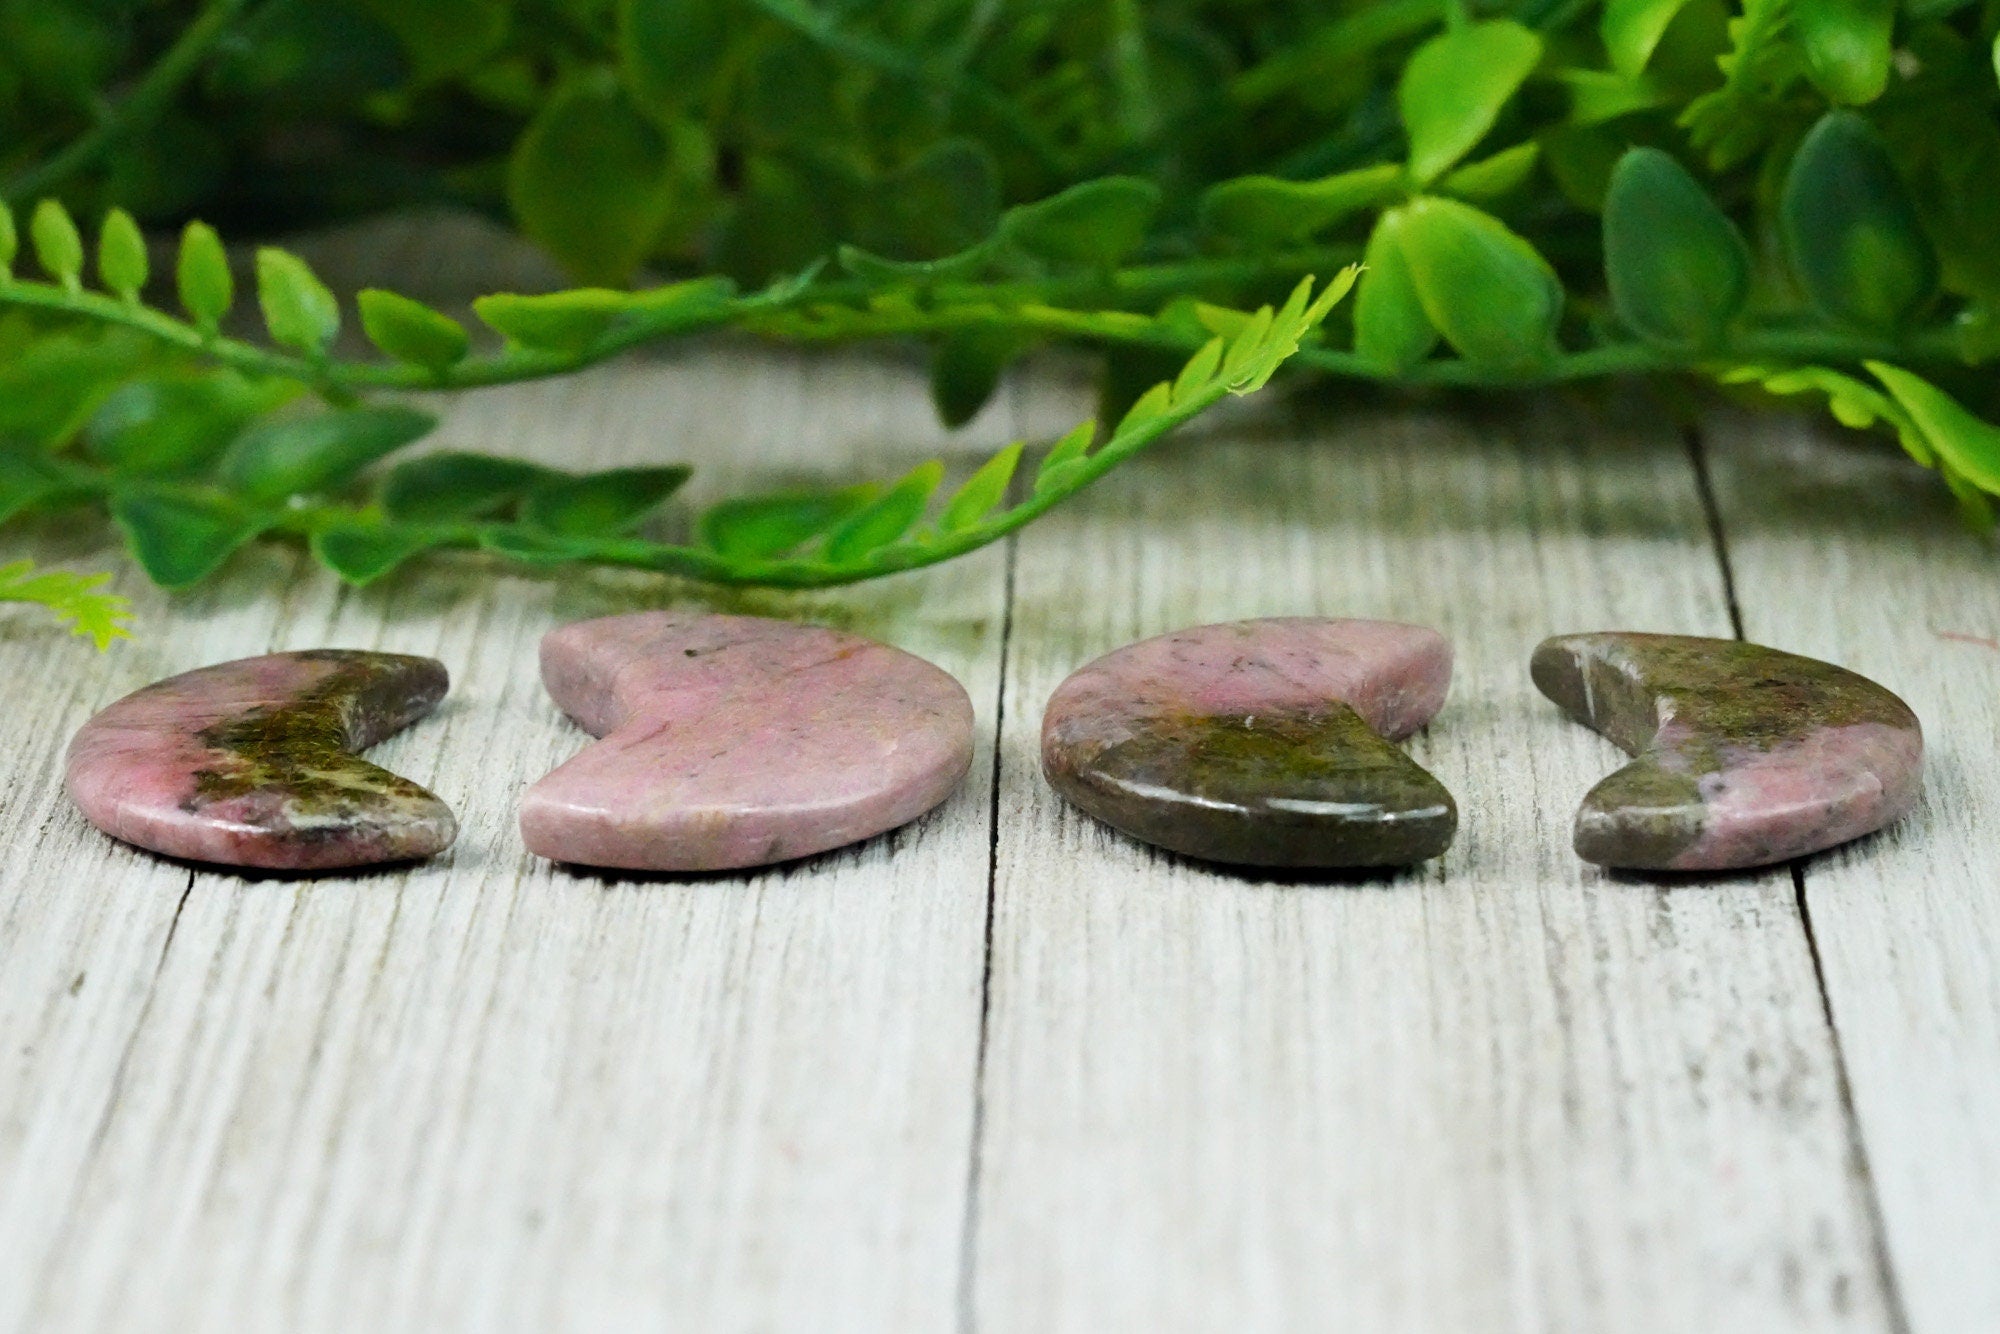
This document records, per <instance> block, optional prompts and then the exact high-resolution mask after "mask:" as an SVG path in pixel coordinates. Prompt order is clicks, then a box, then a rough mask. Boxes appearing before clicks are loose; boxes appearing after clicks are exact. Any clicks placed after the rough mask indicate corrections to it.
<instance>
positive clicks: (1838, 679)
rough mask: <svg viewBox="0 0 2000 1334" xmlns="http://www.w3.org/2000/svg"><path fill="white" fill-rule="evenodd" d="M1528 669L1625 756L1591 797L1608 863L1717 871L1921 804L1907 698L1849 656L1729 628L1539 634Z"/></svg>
mask: <svg viewBox="0 0 2000 1334" xmlns="http://www.w3.org/2000/svg"><path fill="white" fill-rule="evenodd" d="M1531 670H1532V673H1533V675H1534V678H1535V684H1536V685H1537V686H1539V687H1540V688H1541V691H1542V693H1543V694H1544V695H1547V696H1548V697H1549V698H1550V699H1552V700H1554V701H1555V702H1556V703H1557V704H1559V705H1561V706H1562V707H1563V708H1564V709H1565V710H1567V711H1568V713H1569V714H1570V716H1571V717H1573V718H1575V719H1576V720H1577V721H1578V722H1581V723H1583V724H1584V725H1585V726H1587V727H1590V728H1591V729H1592V730H1594V731H1596V732H1599V733H1601V734H1602V735H1604V736H1605V737H1607V738H1608V739H1610V740H1611V741H1613V742H1614V743H1616V744H1617V745H1618V746H1619V748H1620V749H1622V750H1624V751H1625V752H1626V753H1627V754H1628V755H1632V756H1634V757H1635V758H1634V759H1633V761H1632V763H1630V764H1628V765H1626V766H1625V767H1624V768H1623V769H1620V770H1618V771H1617V772H1616V773H1614V774H1612V775H1611V776H1610V777H1608V778H1606V779H1605V780H1604V781H1603V782H1601V783H1599V784H1598V785H1597V786H1596V787H1594V788H1592V789H1591V790H1590V793H1589V794H1588V795H1587V796H1586V797H1584V799H1583V807H1582V809H1581V810H1579V811H1578V812H1577V817H1576V853H1577V856H1579V857H1582V858H1583V859H1584V860H1585V861H1589V862H1595V863H1597V864H1598V865H1600V866H1615V867H1625V868H1629V869H1634V870H1662V871H1720V870H1735V869H1738V868H1742V867H1749V866H1763V865H1767V864H1769V863H1771V862H1782V861H1789V860H1791V859H1792V858H1794V857H1803V856H1805V855H1806V854H1807V853H1811V852H1818V851H1820V850H1821V849H1823V848H1830V847H1833V846H1834V845H1835V844H1838V843H1845V842H1847V841H1848V840H1849V839H1853V838H1859V837H1860V836H1861V835H1863V834H1868V833H1873V832H1874V831H1875V830H1877V829H1880V828H1882V827H1883V826H1884V825H1886V824H1888V823H1890V822H1891V821H1893V820H1895V819H1896V818H1898V817H1899V816H1901V815H1903V814H1904V813H1905V812H1907V811H1908V810H1909V809H1910V808H1911V807H1912V806H1913V805H1915V804H1916V800H1917V793H1918V790H1919V789H1920V788H1921V786H1922V783H1923V759H1924V738H1923V730H1922V727H1921V726H1920V725H1919V724H1918V722H1917V716H1916V714H1914V713H1912V712H1911V711H1910V707H1909V705H1907V704H1905V703H1903V701H1902V700H1901V699H1899V698H1897V697H1896V696H1895V695H1894V694H1892V693H1890V692H1889V691H1888V690H1886V689H1884V688H1883V687H1881V686H1879V685H1877V684H1876V683H1875V682H1873V681H1871V680H1869V679H1868V678H1867V677H1865V676H1861V675H1859V674H1858V673H1855V672H1850V671H1848V670H1847V669H1846V668H1844V667H1835V666H1834V665H1832V664H1831V663H1825V662H1820V661H1818V660H1816V659H1813V658H1802V657H1799V656H1798V655H1797V654H1793V653H1783V652H1780V651H1779V650H1777V649H1771V648H1764V647H1762V646H1761V645H1757V644H1745V643H1742V642H1740V641H1737V640H1733V639H1701V638H1696V637H1693V636H1687V635H1651V634H1626V633H1605V634H1585V635H1560V636H1557V637H1556V638H1553V639H1548V640H1545V641H1543V643H1542V644H1541V646H1540V647H1539V648H1537V649H1536V650H1535V655H1534V660H1533V663H1532V666H1531Z"/></svg>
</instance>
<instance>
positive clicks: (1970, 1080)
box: [1705, 417, 2000, 1334]
mask: <svg viewBox="0 0 2000 1334" xmlns="http://www.w3.org/2000/svg"><path fill="white" fill-rule="evenodd" d="M1705 434H1706V439H1707V445H1708V449H1707V453H1708V457H1709V459H1710V467H1711V469H1712V471H1713V474H1714V477H1715V484H1716V491H1717V496H1718V502H1719V507H1720V510H1721V514H1722V518H1723V523H1724V529H1725V533H1726V536H1727V544H1728V548H1729V552H1730V555H1731V557H1732V561H1733V564H1734V568H1735V571H1736V583H1737V589H1738V602H1739V604H1740V606H1741V608H1742V613H1743V621H1744V629H1745V631H1746V633H1747V634H1748V636H1749V637H1750V638H1752V639H1755V640H1757V641H1759V642H1761V643H1767V644H1771V645H1773V646H1775V647H1778V648H1785V649H1791V650H1794V651H1796V652H1800V653H1807V654H1812V655H1814V656H1816V657H1822V658H1826V659H1829V660H1831V661H1834V662H1838V663H1841V664H1842V665H1844V666H1848V667H1852V668H1854V669H1855V670H1856V671H1859V672H1864V673H1866V674H1867V675H1869V676H1872V677H1874V678H1875V679H1876V680H1878V681H1881V682H1882V683H1883V684H1884V685H1887V686H1888V687H1890V688H1891V689H1893V690H1895V691H1897V692H1898V693H1899V694H1901V695H1902V696H1903V697H1904V698H1905V699H1906V700H1908V701H1909V703H1910V705H1911V707H1912V708H1914V709H1916V711H1917V714H1918V716H1919V717H1920V718H1922V719H1923V723H1924V732H1925V740H1926V748H1927V752H1928V754H1927V758H1926V764H1925V770H1926V772H1925V780H1924V781H1925V792H1924V801H1923V804H1922V806H1921V807H1920V808H1919V809H1918V811H1917V812H1916V813H1915V814H1914V815H1912V816H1911V817H1910V818H1909V819H1907V820H1905V821H1904V822H1903V823H1901V824H1900V825H1898V826H1896V827H1894V828H1892V829H1891V830H1889V831H1887V832H1885V833H1884V834H1882V835H1880V836H1878V837H1876V838H1873V839H1868V840H1865V841H1863V842H1861V843H1857V844H1854V845H1851V846H1850V847H1848V848H1846V849H1843V850H1839V851H1835V852H1832V853H1828V854H1826V855H1823V856H1820V857H1816V858H1813V859H1811V860H1810V861H1808V862H1807V863H1806V864H1805V868H1804V873H1805V891H1806V900H1807V907H1808V911H1809V913H1810V917H1811V922H1812V927H1813V932H1814V938H1815V940H1816V941H1817V943H1818V947H1819V954H1820V958H1821V961H1822V964H1823V967H1824V970H1825V975H1826V989H1827V993H1828V996H1829V999H1830V1004H1831V1008H1832V1013H1833V1020H1834V1026H1835V1030H1836V1032H1837V1033H1838V1035H1839V1041H1840V1046H1841V1050H1842V1053H1843V1054H1844V1056H1845V1058H1846V1064H1847V1070H1848V1074H1849V1078H1850V1082H1851V1084H1852V1088H1853V1097H1854V1104H1855V1108H1856V1111H1857V1113H1858V1116H1859V1124H1860V1127H1861V1131H1862V1136H1863V1142H1864V1144H1865V1145H1866V1148H1867V1153H1868V1162H1869V1166H1870V1169H1871V1171H1872V1175H1873V1178H1874V1183H1875V1190H1876V1193H1877V1195H1878V1196H1879V1198H1880V1201H1881V1211H1882V1214H1883V1217H1884V1220H1885V1224H1886V1233H1887V1238H1888V1250H1889V1254H1890V1256H1891V1258H1892V1259H1893V1261H1894V1265H1895V1270H1896V1273H1897V1276H1898V1281H1899V1283H1900V1285H1901V1291H1902V1298H1903V1302H1904V1305H1905V1307H1906V1308H1907V1310H1908V1313H1909V1325H1910V1328H1911V1329H1912V1330H1914V1331H1916V1334H1987V1332H1988V1331H1992V1330H2000V896H1996V894H1995V892H1994V891H1995V884H1996V873H1995V869H1994V866H1995V860H1996V857H1997V856H2000V826H1996V824H1995V821H1994V817H1993V813H1992V811H1993V808H1992V803H1993V799H1994V794H1995V793H1996V792H2000V751H1996V748H1995V743H1996V738H2000V579H1997V578H1996V566H1995V553H1994V547H1993V543H1992V542H1991V541H1990V540H1988V539H1985V538H1981V537H1978V536H1975V535H1974V534H1972V533H1970V532H1969V531H1967V530H1966V528H1965V527H1964V526H1963V525H1962V524H1961V523H1960V522H1959V521H1958V518H1957V516H1956V515H1955V513H1954V512H1953V507H1952V504H1951V501H1950V499H1949V497H1948V496H1946V495H1945V493H1944V490H1943V488H1942V487H1941V486H1940V485H1939V484H1938V481H1937V479H1936V477H1935V476H1934V475H1933V474H1930V473H1927V472H1924V471H1922V470H1920V469H1918V468H1917V467H1915V466H1914V465H1913V464H1911V463H1909V462H1908V461H1907V460H1905V459H1903V458H1902V456H1901V455H1900V454H1898V453H1897V452H1896V451H1895V449H1894V447H1893V446H1891V445H1888V444H1886V443H1885V442H1883V441H1881V440H1879V439H1863V438H1858V437H1854V436H1850V435H1843V434H1842V433H1840V432H1838V430H1837V428H1833V427H1831V426H1820V425H1818V424H1816V423H1812V422H1810V421H1807V420H1802V419H1798V418H1787V417H1762V418H1756V419H1750V418H1745V417H1718V418H1717V419H1716V420H1715V421H1714V423H1713V424H1712V425H1711V426H1710V427H1709V429H1708V430H1707V431H1706V433H1705Z"/></svg>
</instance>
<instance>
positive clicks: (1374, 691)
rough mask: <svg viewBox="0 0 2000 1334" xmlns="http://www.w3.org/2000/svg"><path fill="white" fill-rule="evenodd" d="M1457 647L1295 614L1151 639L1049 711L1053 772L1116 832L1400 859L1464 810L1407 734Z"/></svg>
mask: <svg viewBox="0 0 2000 1334" xmlns="http://www.w3.org/2000/svg"><path fill="white" fill-rule="evenodd" d="M1451 660H1452V653H1451V645H1450V644H1449V643H1447V642H1446V641H1445V639H1444V638H1443V636H1441V635H1439V634H1437V633H1436V632H1435V631H1432V630H1426V629H1423V628H1421V627H1418V626H1414V625H1399V624H1395V623H1393V622H1389V621H1360V620H1324V619H1316V618H1306V617H1285V618H1276V619H1268V620H1251V621H1233V622H1229V623H1227V624H1223V625H1204V626H1198V627H1196V628H1193V629H1188V630H1178V631H1175V632H1173V633H1172V634H1166V635H1160V636H1158V637H1157V638H1154V639H1147V640H1142V641H1141V642H1139V643H1137V644H1131V645H1128V646H1126V647H1125V648H1121V649H1118V650H1117V651H1115V652H1113V653H1108V654H1106V655H1105V656H1104V657H1101V658H1099V659H1097V660H1096V661H1095V662H1092V663H1089V664H1087V665H1086V666H1084V667H1081V668H1079V669H1077V671H1076V672H1075V673H1073V674H1072V675H1071V676H1070V677H1069V679H1067V680H1066V681H1064V682H1063V683H1062V685H1061V686H1059V687H1057V689H1056V692H1055V694H1054V695H1052V696H1051V697H1050V698H1049V703H1048V709H1047V712H1046V713H1045V714H1044V715H1043V718H1042V771H1043V772H1044V773H1045V774H1046V775H1047V776H1048V780H1049V782H1050V784H1051V785H1053V786H1054V787H1055V789H1056V791H1058V792H1060V793H1061V794H1062V795H1063V796H1064V797H1065V798H1067V799H1068V800H1069V801H1071V802H1072V803H1074V804H1075V805H1077V806H1078V807H1080V808H1081V809H1083V810H1084V811H1086V812H1088V813H1089V814H1091V815H1093V816H1095V817H1096V818H1098V819H1099V820H1102V821H1103V822H1104V823H1106V824H1108V825H1110V826H1112V827H1113V828H1115V829H1119V830H1122V831H1124V832H1125V833H1127V834H1130V835H1132V836H1133V837H1134V838H1137V839H1141V840H1143V841H1145V842H1147V843H1152V844H1155V845H1157V846H1159V847H1162V848H1166V849H1168V850H1170V851H1173V852H1179V853H1183V854H1185V855H1187V856H1190V857H1199V858H1202V859H1204V860H1208V861H1216V862H1227V863H1233V864H1238V865H1254V866H1289V867H1322V868H1331V867H1361V866H1398V865H1405V864H1408V863H1411V862H1417V861H1422V860H1424V859H1426V858H1429V857H1435V856H1437V855H1438V854H1439V853H1441V852H1443V851H1444V850H1445V848H1446V847H1448V846H1450V843H1451V839H1452V835H1453V834H1454V833H1455V832H1456V830H1457V827H1458V809H1457V806H1456V805H1455V803H1454V802H1453V801H1452V798H1451V794H1450V793H1449V792H1447V791H1446V790H1445V788H1444V785H1443V784H1441V783H1439V782H1438V780H1437V779H1436V778H1434V777H1432V776H1431V775H1430V774H1428V773H1426V772H1425V771H1424V770H1423V769H1422V768H1420V767H1419V766H1418V765H1417V764H1416V762H1415V761H1413V760H1411V759H1410V758H1409V756H1407V755H1405V754H1404V753H1403V752H1402V751H1401V750H1399V749H1397V748H1396V747H1395V746H1393V745H1391V744H1390V742H1392V741H1397V740H1400V739H1402V738H1404V737H1406V736H1408V735H1410V733H1412V732H1414V731H1416V730H1417V729H1418V728H1419V727H1422V726H1423V725H1424V724H1425V723H1427V722H1429V721H1430V720H1431V718H1432V717H1433V716H1434V715H1435V714H1436V713H1437V711H1438V710H1439V709H1440V708H1442V707H1443V705H1444V699H1445V694H1446V691H1447V690H1448V689H1449V687H1450V683H1451Z"/></svg>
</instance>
